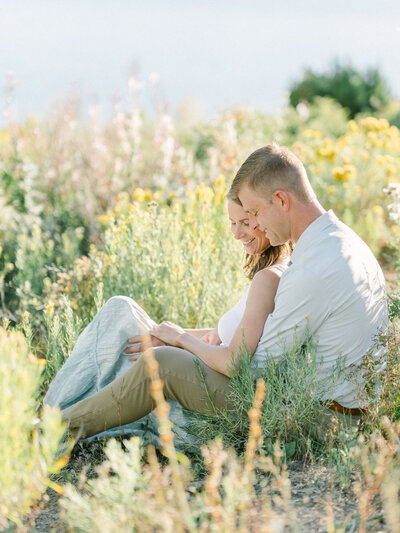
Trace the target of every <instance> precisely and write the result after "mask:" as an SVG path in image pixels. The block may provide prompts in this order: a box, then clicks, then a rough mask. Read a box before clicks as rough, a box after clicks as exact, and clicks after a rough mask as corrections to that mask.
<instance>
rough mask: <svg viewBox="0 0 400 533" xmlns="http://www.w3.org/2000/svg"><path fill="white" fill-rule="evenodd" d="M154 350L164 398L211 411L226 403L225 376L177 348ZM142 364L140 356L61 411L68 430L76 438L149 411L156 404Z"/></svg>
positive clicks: (191, 408)
mask: <svg viewBox="0 0 400 533" xmlns="http://www.w3.org/2000/svg"><path fill="white" fill-rule="evenodd" d="M154 353H155V357H156V359H157V361H158V363H159V374H160V378H161V379H162V381H163V382H164V394H165V396H166V397H167V398H169V399H171V400H175V401H177V402H178V403H179V404H180V405H182V406H183V407H185V408H186V409H189V410H191V411H198V412H210V410H211V411H212V409H213V406H215V407H217V408H218V409H221V408H223V407H225V406H227V405H228V403H227V395H228V393H229V390H230V380H229V378H228V377H226V376H224V375H223V374H220V373H219V372H215V371H214V370H212V369H211V368H209V367H207V366H206V365H204V364H203V363H201V362H200V361H199V360H198V359H197V357H196V356H194V355H193V354H191V353H190V352H187V351H186V350H181V349H180V348H174V347H171V346H161V347H158V348H155V349H154ZM196 359H197V361H199V364H200V365H201V368H202V372H203V375H204V378H205V380H206V383H207V386H205V385H204V383H203V380H202V379H201V374H200V372H199V371H198V368H197V367H196V364H195V360H196ZM145 367H146V363H145V361H144V359H143V358H139V359H138V360H137V361H136V363H135V365H133V366H132V367H131V368H130V369H129V370H127V371H126V372H125V373H124V374H122V375H121V376H119V377H118V378H117V379H116V380H115V381H113V382H112V383H110V384H109V385H107V386H106V387H104V388H103V389H101V390H100V391H99V392H97V393H96V394H95V395H93V396H91V397H89V398H86V399H84V400H82V401H80V402H78V403H77V404H75V405H72V406H71V407H69V408H67V409H65V410H64V411H62V418H63V420H64V421H66V422H67V423H68V426H69V431H70V432H71V434H72V435H74V436H76V437H78V438H85V437H90V436H91V435H95V434H97V433H100V432H101V431H105V430H107V429H110V428H113V427H115V426H122V425H124V424H127V423H129V422H133V421H135V420H138V419H140V418H142V417H143V416H145V415H146V414H148V413H150V412H151V411H152V410H153V409H154V408H155V405H154V401H153V399H152V397H151V395H150V387H149V384H150V380H149V378H148V376H147V374H146V368H145Z"/></svg>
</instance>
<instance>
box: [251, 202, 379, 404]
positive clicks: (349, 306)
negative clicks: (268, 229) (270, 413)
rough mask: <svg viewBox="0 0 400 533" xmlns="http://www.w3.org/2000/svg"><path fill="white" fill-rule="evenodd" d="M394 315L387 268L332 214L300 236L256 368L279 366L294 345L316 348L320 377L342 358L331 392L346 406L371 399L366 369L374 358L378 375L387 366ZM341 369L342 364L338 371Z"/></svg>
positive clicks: (328, 373) (256, 356) (254, 362)
mask: <svg viewBox="0 0 400 533" xmlns="http://www.w3.org/2000/svg"><path fill="white" fill-rule="evenodd" d="M387 327H388V311H387V301H386V287H385V280H384V276H383V273H382V270H381V268H380V266H379V264H378V262H377V260H376V259H375V257H374V255H373V254H372V252H371V250H370V249H369V248H368V246H367V245H366V244H365V242H364V241H363V240H362V239H361V238H360V237H359V236H358V235H357V234H356V233H354V231H353V230H351V229H350V228H349V227H348V226H346V225H345V224H343V223H342V222H341V221H340V220H339V219H338V218H337V217H336V215H335V214H334V213H333V212H332V211H328V212H326V213H324V214H323V215H321V216H320V217H318V218H317V219H316V220H315V221H314V222H313V223H312V224H310V226H308V228H307V229H306V230H305V231H304V232H303V233H302V235H301V236H300V238H299V240H298V242H297V244H296V246H295V249H294V251H293V254H292V257H291V263H290V266H289V268H288V269H287V270H286V272H284V273H283V275H282V277H281V280H280V283H279V286H278V291H277V293H276V296H275V308H274V311H273V313H271V314H270V315H269V317H268V319H267V321H266V323H265V327H264V331H263V334H262V336H261V338H260V341H259V344H258V346H257V349H256V351H255V353H254V356H253V360H252V365H253V366H257V365H258V364H260V363H261V364H262V362H263V361H264V360H265V358H266V357H272V358H273V359H274V361H276V362H278V361H279V360H280V359H281V358H282V355H283V354H284V353H285V351H287V350H289V349H290V348H291V347H292V346H293V344H294V343H302V342H304V341H305V340H306V338H308V337H311V338H312V339H313V340H314V341H315V343H316V355H317V361H318V364H319V372H318V377H319V379H321V380H324V379H325V378H326V379H328V380H329V379H330V377H331V376H332V375H333V373H334V369H335V368H336V367H337V366H338V360H339V359H340V361H341V363H340V364H341V365H342V367H344V370H342V373H341V376H339V379H338V381H337V383H335V385H334V390H333V391H330V392H329V393H328V395H329V398H324V397H322V398H321V399H331V400H335V401H337V402H338V403H340V404H341V405H342V406H344V407H359V406H360V405H362V404H363V402H364V401H365V398H364V397H362V394H361V390H362V388H363V385H364V380H363V378H362V371H361V369H360V365H361V364H362V362H363V358H364V356H365V355H366V354H367V353H368V358H369V359H370V360H373V361H376V362H377V363H378V364H377V365H376V366H375V368H374V371H375V372H377V373H379V372H380V371H381V370H382V369H383V368H384V366H385V351H386V345H385V342H384V341H383V340H382V335H385V334H386V333H387ZM339 366H340V365H339Z"/></svg>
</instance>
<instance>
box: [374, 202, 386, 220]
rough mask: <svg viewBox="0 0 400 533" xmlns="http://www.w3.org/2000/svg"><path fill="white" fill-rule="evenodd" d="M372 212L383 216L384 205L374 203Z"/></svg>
mask: <svg viewBox="0 0 400 533" xmlns="http://www.w3.org/2000/svg"><path fill="white" fill-rule="evenodd" d="M372 212H373V213H374V214H375V215H377V216H380V217H381V216H383V212H384V211H383V207H382V206H380V205H374V206H373V208H372Z"/></svg>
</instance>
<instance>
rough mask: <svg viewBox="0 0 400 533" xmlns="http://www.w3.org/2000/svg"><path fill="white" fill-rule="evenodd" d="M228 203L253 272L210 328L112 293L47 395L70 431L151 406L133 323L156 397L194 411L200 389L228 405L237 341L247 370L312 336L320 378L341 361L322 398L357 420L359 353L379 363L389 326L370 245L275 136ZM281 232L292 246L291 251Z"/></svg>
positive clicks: (248, 165)
mask: <svg viewBox="0 0 400 533" xmlns="http://www.w3.org/2000/svg"><path fill="white" fill-rule="evenodd" d="M228 211H229V218H230V220H231V225H232V232H233V234H234V236H235V238H236V239H238V240H240V241H241V242H242V244H243V247H244V249H245V251H246V253H247V263H246V268H247V273H248V276H249V277H250V279H251V280H252V281H251V283H250V285H249V287H248V289H247V291H246V292H245V294H244V295H243V296H242V298H241V300H240V301H239V302H238V304H237V305H236V306H235V307H234V308H233V309H231V310H230V311H228V312H227V313H226V314H225V315H224V316H223V317H222V318H221V319H220V321H219V323H218V327H217V328H216V329H215V330H184V329H182V328H181V327H180V326H178V325H175V324H172V323H170V322H164V323H162V324H159V325H157V324H155V323H154V322H153V321H152V320H151V319H150V318H149V317H148V316H147V315H146V313H145V312H144V311H143V310H142V309H141V308H140V307H139V306H138V305H137V304H136V303H135V302H134V301H133V300H131V299H128V298H125V297H116V298H111V300H109V301H108V302H107V303H106V304H105V305H104V306H103V308H102V309H101V310H100V311H99V313H98V314H97V315H96V317H95V319H94V320H93V322H92V323H91V324H89V326H88V327H87V328H86V329H85V330H84V332H83V333H82V334H81V336H80V337H79V339H78V341H77V343H76V346H75V348H74V351H73V352H72V354H71V356H70V358H69V359H68V360H67V361H66V363H65V365H64V367H63V368H62V369H61V370H60V372H59V373H58V374H57V376H56V377H55V379H54V380H53V382H52V384H51V386H50V388H49V391H48V393H47V395H46V398H45V403H49V404H51V405H55V404H57V405H60V406H61V407H62V408H63V410H62V418H63V420H65V421H66V422H67V424H68V427H69V431H70V432H71V433H72V435H75V436H79V437H80V438H83V437H89V436H91V435H95V434H97V433H100V432H102V431H104V430H107V429H110V428H113V427H117V426H121V425H123V424H127V423H130V422H133V421H135V420H139V419H141V418H142V417H144V416H145V415H147V414H148V413H150V412H151V411H152V410H153V409H154V407H155V406H154V403H153V400H152V398H151V395H150V390H149V378H148V376H147V374H146V370H145V362H144V360H143V358H141V357H140V352H141V350H142V344H141V338H140V328H145V329H146V330H147V331H149V333H150V335H151V339H152V342H153V346H154V351H155V357H156V359H157V360H158V362H159V372H160V377H161V379H162V380H163V382H164V394H165V395H166V397H167V398H168V399H170V400H175V401H176V402H178V403H179V404H180V405H181V406H183V407H185V408H186V409H189V410H192V411H199V412H204V411H209V410H210V409H211V408H212V405H211V402H210V396H211V397H212V398H213V402H214V405H215V406H216V407H217V408H223V407H225V406H227V405H228V397H229V393H230V390H231V389H230V379H229V377H228V375H229V372H228V369H229V367H230V365H231V361H232V357H233V358H235V357H237V355H238V353H239V350H240V347H241V346H242V344H243V341H244V343H245V346H246V348H247V350H248V351H249V352H250V353H251V354H252V359H251V366H252V368H253V370H254V373H255V374H256V370H257V366H259V365H261V366H262V365H263V362H264V361H265V359H266V358H267V357H268V358H273V360H274V361H277V362H278V361H279V360H280V359H281V358H282V356H283V354H284V353H285V352H286V351H287V350H289V349H290V348H291V347H292V345H293V344H294V343H295V342H297V343H302V342H304V341H305V340H306V339H307V338H310V337H311V338H312V339H313V340H314V341H315V343H316V357H317V361H318V364H319V378H320V379H321V380H326V379H328V380H329V378H330V377H331V376H332V377H333V374H334V372H335V369H336V368H337V364H338V360H341V361H343V369H342V373H341V376H340V379H338V381H337V382H336V383H335V385H334V387H335V388H334V390H332V391H331V392H330V397H329V398H324V397H322V398H321V400H328V401H329V402H331V404H330V405H331V409H332V415H333V416H334V418H336V419H339V421H340V422H343V423H352V421H353V422H354V421H357V419H359V417H360V415H361V414H362V411H363V407H365V405H364V401H365V399H364V398H362V397H361V395H360V390H362V388H363V386H364V385H365V380H364V372H365V368H364V366H363V363H364V356H366V355H368V360H373V361H374V363H376V365H375V368H374V371H375V372H378V373H379V371H381V370H382V369H383V368H384V366H385V349H386V347H385V344H384V341H383V340H382V336H383V335H384V334H385V333H386V331H387V324H388V314H387V303H386V291H385V281H384V277H383V274H382V270H381V268H380V266H379V265H378V263H377V261H376V259H375V258H374V256H373V254H372V253H371V251H370V249H369V248H368V246H367V245H366V244H365V243H364V242H363V241H362V240H361V239H360V238H359V237H358V236H357V235H356V234H355V233H354V232H353V231H352V230H351V229H350V228H348V227H347V226H346V225H345V224H343V223H342V222H340V221H339V220H338V218H337V217H336V216H335V215H334V213H333V212H332V211H328V212H326V211H325V210H324V208H323V207H322V206H321V204H320V203H319V202H318V200H317V198H316V196H315V193H314V192H313V190H312V188H311V185H310V182H309V180H308V177H307V174H306V171H305V169H304V166H303V165H302V163H301V162H300V161H299V159H298V158H297V157H296V156H295V155H294V154H293V153H292V152H290V151H289V150H288V149H287V148H284V147H280V146H278V145H276V144H271V145H268V146H266V147H264V148H260V149H259V150H256V151H255V152H253V153H252V154H251V155H250V156H249V157H248V159H247V160H246V161H245V162H244V163H243V165H242V166H241V168H240V169H239V171H238V173H237V175H236V177H235V179H234V180H233V183H232V186H231V189H230V191H229V193H228ZM289 242H290V243H293V244H294V245H295V248H294V251H293V253H292V255H291V256H290V257H289V253H290V248H289V246H288V244H287V243H289ZM289 259H290V260H289ZM123 314H125V317H127V318H125V319H122V318H121V317H122V315H123ZM128 338H129V340H128ZM126 354H129V355H130V357H129V355H126ZM129 359H130V360H134V361H135V362H134V363H132V362H131V361H129ZM195 360H197V361H199V362H200V364H201V366H202V368H203V371H204V376H205V379H206V382H207V387H208V391H206V390H205V388H204V385H203V383H201V382H200V380H199V377H198V371H197V368H196V365H195ZM89 361H90V364H91V365H92V375H91V376H90V379H86V380H85V382H81V383H80V382H79V379H78V378H77V376H78V375H79V369H80V368H82V367H85V368H87V365H88V364H89ZM71 369H75V370H76V376H74V372H71ZM66 376H69V377H68V378H67V379H66ZM68 380H69V381H70V382H73V383H75V389H74V390H75V392H74V393H73V394H72V395H71V396H70V397H68V393H63V390H64V391H67V390H70V387H69V385H68V383H66V381H68ZM82 398H83V399H82ZM64 407H65V408H64ZM330 418H331V417H330ZM316 422H317V421H316ZM325 422H326V421H325ZM325 422H324V423H325ZM322 423H323V421H321V424H322Z"/></svg>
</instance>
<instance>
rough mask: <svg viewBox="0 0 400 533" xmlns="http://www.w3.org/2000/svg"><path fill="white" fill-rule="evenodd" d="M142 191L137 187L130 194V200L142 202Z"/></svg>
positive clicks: (143, 194)
mask: <svg viewBox="0 0 400 533" xmlns="http://www.w3.org/2000/svg"><path fill="white" fill-rule="evenodd" d="M144 196H145V193H144V190H143V189H142V188H141V187H137V188H136V189H135V190H134V191H133V194H132V199H133V200H134V201H136V202H144Z"/></svg>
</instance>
